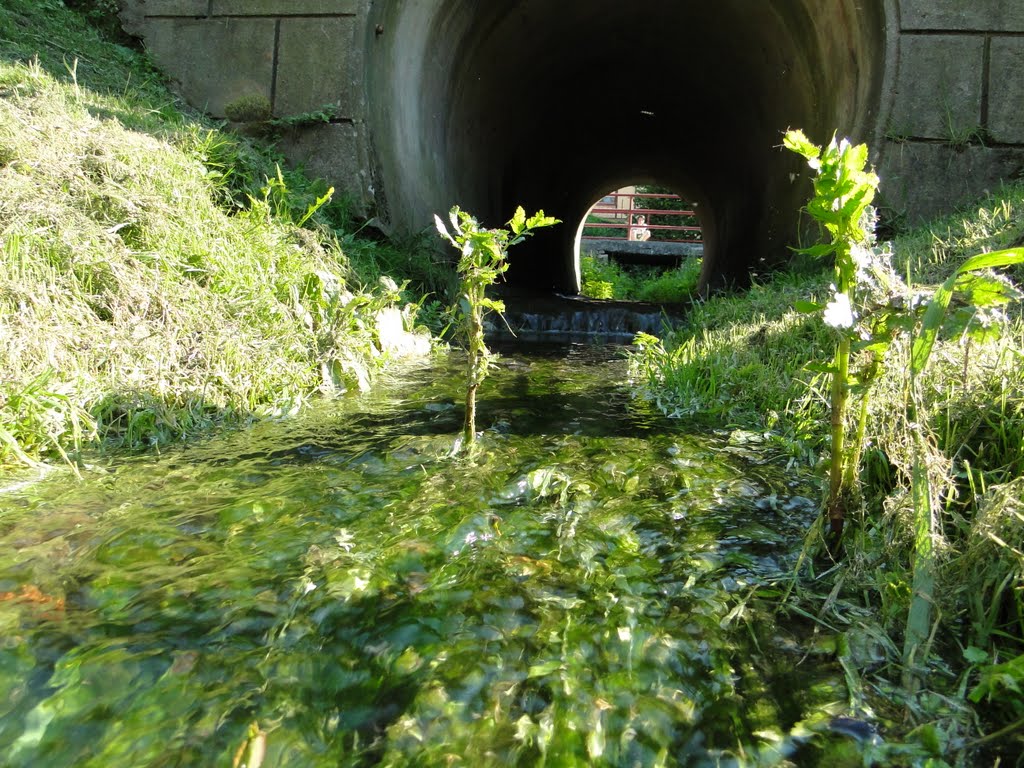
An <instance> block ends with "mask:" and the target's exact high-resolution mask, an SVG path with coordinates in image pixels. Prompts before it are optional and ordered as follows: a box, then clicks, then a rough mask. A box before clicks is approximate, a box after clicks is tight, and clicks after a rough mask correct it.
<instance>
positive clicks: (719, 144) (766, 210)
mask: <svg viewBox="0 0 1024 768" xmlns="http://www.w3.org/2000/svg"><path fill="white" fill-rule="evenodd" d="M370 22H371V23H370V24H369V27H370V29H371V30H374V31H373V32H372V33H371V35H372V39H371V40H369V41H368V51H369V53H368V66H367V77H368V80H367V99H368V115H369V125H370V132H371V138H372V145H373V152H374V155H375V158H374V164H375V166H376V169H377V175H378V181H379V183H378V184H376V185H375V187H376V195H377V199H378V204H379V206H380V207H381V208H382V209H383V212H384V218H385V219H386V220H387V219H389V220H390V223H391V226H392V227H393V228H394V229H396V230H407V231H408V230H418V229H420V228H422V227H425V226H427V225H428V224H429V222H430V221H431V218H432V216H433V214H434V213H435V212H443V211H446V210H448V208H450V207H451V206H452V205H453V204H458V205H460V206H461V207H462V208H464V209H466V210H469V211H471V212H472V213H474V214H475V215H477V216H478V217H479V218H480V219H482V220H483V221H484V222H485V223H486V224H488V225H490V226H496V225H500V224H501V223H503V222H505V221H507V220H508V218H509V217H510V216H511V214H512V212H513V211H514V210H515V207H516V206H517V205H522V206H523V207H525V208H526V209H527V211H528V212H533V211H534V210H537V209H543V210H544V211H545V212H546V213H548V214H549V215H554V216H556V217H557V218H559V219H561V220H562V221H563V222H565V223H563V225H562V226H560V227H557V228H553V229H551V230H549V231H542V232H540V233H538V234H537V236H536V237H534V238H532V239H531V240H529V241H528V242H527V243H525V244H523V245H520V246H517V247H516V249H515V250H514V251H513V252H512V253H511V254H510V261H511V268H510V270H509V272H508V275H507V277H508V279H509V281H510V282H511V283H514V284H516V285H521V286H530V287H532V288H536V289H539V290H542V291H552V290H555V291H562V292H570V293H571V292H575V291H576V290H578V288H579V274H578V269H577V267H576V261H577V256H576V245H577V243H576V235H577V231H576V228H575V223H576V222H579V221H581V220H582V219H583V217H584V216H585V215H586V212H587V210H588V209H589V207H590V205H591V204H592V203H593V201H594V200H595V199H596V198H597V197H598V196H600V195H602V194H603V193H604V192H605V191H606V190H608V189H613V188H617V187H618V186H622V185H623V184H624V183H626V182H627V181H628V180H636V179H657V180H658V181H659V182H660V183H662V184H665V185H667V186H670V187H672V188H673V189H677V190H682V191H684V192H685V194H686V195H687V197H688V198H689V200H691V201H692V202H694V203H696V204H697V205H698V207H699V210H700V211H701V214H702V221H701V223H702V225H703V239H704V263H703V272H702V278H701V279H702V284H703V286H704V287H715V286H722V285H737V286H743V285H746V284H747V283H749V281H750V278H751V275H752V274H754V273H755V272H756V271H758V270H760V269H763V268H766V267H768V266H771V265H774V264H778V263H780V262H782V261H783V260H784V259H785V258H786V257H787V255H788V245H789V244H790V243H791V242H792V241H793V240H794V239H795V234H796V231H797V227H798V217H799V214H798V212H799V209H800V207H801V206H802V204H803V203H804V202H805V199H806V195H807V189H806V187H804V186H803V185H798V184H796V183H794V178H795V176H794V175H795V174H798V173H800V172H801V165H800V163H799V162H798V160H797V159H796V158H795V157H790V156H787V155H786V154H784V153H783V152H782V150H781V149H780V144H781V137H782V134H783V132H784V131H785V130H786V129H787V128H790V127H794V128H796V127H800V128H803V129H804V130H805V131H806V132H807V133H808V135H809V136H811V137H812V138H813V139H815V140H817V141H827V140H828V139H829V137H830V136H831V134H832V132H833V131H834V130H838V131H840V132H841V133H843V134H844V135H848V136H852V137H854V138H866V134H867V132H868V131H869V130H871V128H872V125H873V120H874V117H875V113H876V111H877V106H878V101H879V88H880V83H881V78H882V72H881V68H882V66H883V62H884V60H885V57H884V55H883V53H884V50H883V49H884V46H885V11H884V0H834V1H833V2H828V3H826V2H824V1H823V0H792V1H791V2H788V3H771V4H769V3H757V4H755V3H750V2H749V1H748V0H714V2H709V1H707V0H705V1H704V2H685V1H683V0H674V1H672V2H670V1H669V0H634V2H631V3H628V4H627V3H622V2H621V1H620V0H489V2H487V3H479V2H476V1H475V0H421V2H418V3H405V2H401V0H385V1H384V2H380V3H377V4H375V5H374V8H373V11H372V17H371V19H370Z"/></svg>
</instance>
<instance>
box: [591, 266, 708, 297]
mask: <svg viewBox="0 0 1024 768" xmlns="http://www.w3.org/2000/svg"><path fill="white" fill-rule="evenodd" d="M700 269H701V259H699V258H691V259H687V260H686V261H685V262H684V263H683V264H682V265H680V266H679V267H677V268H675V269H662V268H659V267H629V268H627V267H623V266H620V265H619V264H618V263H616V262H614V261H612V260H610V259H599V258H597V257H595V256H593V255H591V254H587V253H585V254H583V255H581V256H580V272H581V276H582V286H581V288H580V293H582V294H583V295H584V296H589V297H590V298H592V299H618V300H622V301H649V302H653V303H656V304H675V303H682V302H685V301H689V300H690V298H691V297H692V296H693V295H694V294H695V293H696V291H697V283H698V281H699V280H700Z"/></svg>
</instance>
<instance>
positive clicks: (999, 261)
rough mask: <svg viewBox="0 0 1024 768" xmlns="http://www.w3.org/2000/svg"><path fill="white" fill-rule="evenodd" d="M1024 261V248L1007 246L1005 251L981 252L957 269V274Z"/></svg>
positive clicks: (1007, 265)
mask: <svg viewBox="0 0 1024 768" xmlns="http://www.w3.org/2000/svg"><path fill="white" fill-rule="evenodd" d="M1021 263H1024V248H1007V249H1006V250H1004V251H992V252H991V253H979V254H978V255H977V256H972V257H971V258H969V259H968V260H967V261H965V262H964V263H963V264H961V265H960V268H959V269H958V270H957V274H962V273H964V272H973V271H974V270H977V269H996V268H998V267H1009V266H1012V265H1013V264H1021Z"/></svg>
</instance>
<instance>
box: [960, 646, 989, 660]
mask: <svg viewBox="0 0 1024 768" xmlns="http://www.w3.org/2000/svg"><path fill="white" fill-rule="evenodd" d="M964 658H965V659H966V660H967V661H968V662H970V663H971V664H984V663H986V662H987V661H988V660H989V655H988V651H983V650H982V649H981V648H976V647H975V646H973V645H971V646H968V647H967V648H964Z"/></svg>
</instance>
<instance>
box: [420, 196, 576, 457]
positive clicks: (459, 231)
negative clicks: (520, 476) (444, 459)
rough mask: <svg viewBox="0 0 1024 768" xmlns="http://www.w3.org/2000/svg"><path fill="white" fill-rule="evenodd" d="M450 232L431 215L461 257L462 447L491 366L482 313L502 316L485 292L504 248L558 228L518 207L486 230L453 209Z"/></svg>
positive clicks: (503, 260) (468, 441) (502, 267)
mask: <svg viewBox="0 0 1024 768" xmlns="http://www.w3.org/2000/svg"><path fill="white" fill-rule="evenodd" d="M448 219H449V221H450V222H451V226H452V231H451V232H449V231H448V228H447V227H446V226H445V223H444V222H443V221H442V220H441V217H440V216H437V215H435V216H434V221H435V223H436V225H437V231H438V232H439V233H440V234H441V237H443V238H444V239H445V240H447V241H448V242H449V243H450V244H451V245H452V247H453V248H455V249H456V250H458V251H459V253H460V254H461V257H460V258H459V263H458V267H457V269H458V273H459V277H460V280H461V283H460V285H459V294H458V304H457V306H456V307H455V308H454V309H455V310H456V312H457V313H458V314H459V315H460V316H461V318H462V322H461V324H460V327H459V333H460V335H461V337H462V340H463V341H464V342H465V344H466V352H467V354H468V356H469V361H468V364H467V370H466V418H465V425H464V429H463V436H464V445H465V446H467V447H468V446H471V445H472V444H473V442H474V441H475V440H476V392H477V390H478V389H479V388H480V384H481V383H482V382H483V380H484V378H485V377H486V376H487V368H488V367H489V365H490V362H491V354H490V350H488V349H487V344H486V343H485V342H484V315H485V313H486V312H488V311H494V312H497V313H498V314H501V313H502V312H504V311H505V305H504V303H503V302H501V301H499V300H496V299H489V298H488V297H487V288H488V287H489V286H491V285H494V283H495V282H497V280H498V278H499V277H501V276H502V275H503V274H505V272H507V271H508V249H509V248H511V247H512V246H513V245H516V244H518V243H521V242H522V241H523V240H525V239H526V238H527V237H528V236H530V235H531V234H533V230H534V229H538V228H540V227H549V226H551V225H553V224H559V223H560V222H559V220H558V219H555V218H553V217H551V216H545V215H544V211H537V213H535V214H534V215H533V216H531V217H529V218H527V217H526V212H525V211H524V210H523V208H522V206H520V207H519V208H517V209H516V212H515V215H514V216H513V217H512V218H511V219H510V220H509V222H508V229H488V228H486V227H482V226H480V224H479V222H477V220H476V219H475V218H473V216H471V215H470V214H469V213H467V212H466V211H463V210H461V209H460V208H459V207H458V206H457V205H456V206H454V207H453V208H452V209H451V211H449V212H448Z"/></svg>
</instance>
